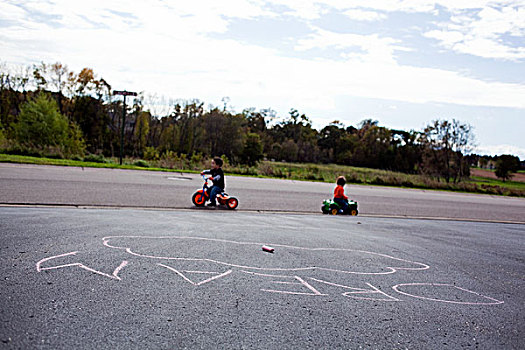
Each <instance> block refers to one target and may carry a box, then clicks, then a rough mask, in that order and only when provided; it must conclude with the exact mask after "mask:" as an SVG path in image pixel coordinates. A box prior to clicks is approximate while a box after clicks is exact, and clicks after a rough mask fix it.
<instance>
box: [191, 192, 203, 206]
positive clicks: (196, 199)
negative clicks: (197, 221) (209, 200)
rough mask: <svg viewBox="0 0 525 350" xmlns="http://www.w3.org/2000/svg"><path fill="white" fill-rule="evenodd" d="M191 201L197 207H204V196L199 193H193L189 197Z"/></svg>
mask: <svg viewBox="0 0 525 350" xmlns="http://www.w3.org/2000/svg"><path fill="white" fill-rule="evenodd" d="M191 201H192V202H193V204H194V205H196V206H197V207H202V206H204V203H205V202H206V197H204V195H203V194H202V193H200V192H195V193H194V194H193V196H192V197H191Z"/></svg>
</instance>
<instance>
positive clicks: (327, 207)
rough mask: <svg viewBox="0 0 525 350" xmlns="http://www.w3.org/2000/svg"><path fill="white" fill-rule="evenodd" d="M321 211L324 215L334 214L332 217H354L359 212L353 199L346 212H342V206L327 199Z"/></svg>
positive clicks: (349, 202) (349, 201)
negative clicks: (338, 215)
mask: <svg viewBox="0 0 525 350" xmlns="http://www.w3.org/2000/svg"><path fill="white" fill-rule="evenodd" d="M321 211H322V212H323V214H332V215H337V214H341V215H352V216H356V215H357V214H358V213H359V211H358V210H357V202H356V201H353V200H351V199H349V200H348V208H347V209H346V210H345V211H344V212H342V213H341V212H340V211H341V206H340V205H339V204H337V203H336V202H334V201H333V200H332V199H325V200H324V201H323V205H322V206H321Z"/></svg>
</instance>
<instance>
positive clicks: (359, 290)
mask: <svg viewBox="0 0 525 350" xmlns="http://www.w3.org/2000/svg"><path fill="white" fill-rule="evenodd" d="M308 279H311V280H312V281H316V282H320V283H324V284H327V285H330V286H334V287H340V288H345V289H352V290H354V291H353V292H344V293H342V295H343V296H345V297H349V298H353V299H360V300H373V301H401V300H399V299H397V298H394V297H393V296H391V295H388V294H386V293H385V292H383V291H381V290H379V289H378V288H376V287H374V286H373V285H371V284H370V283H367V285H368V286H369V287H370V288H372V289H373V290H372V291H370V290H369V289H363V288H355V287H348V286H345V285H342V284H337V283H332V282H328V281H323V280H320V279H317V278H313V277H308ZM375 293H378V294H382V295H384V296H386V297H387V298H388V300H385V299H378V298H365V297H356V296H353V295H349V294H375Z"/></svg>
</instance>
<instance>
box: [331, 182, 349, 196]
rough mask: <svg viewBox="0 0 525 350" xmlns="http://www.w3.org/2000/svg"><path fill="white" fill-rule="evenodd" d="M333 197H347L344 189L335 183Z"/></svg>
mask: <svg viewBox="0 0 525 350" xmlns="http://www.w3.org/2000/svg"><path fill="white" fill-rule="evenodd" d="M334 198H342V199H348V197H347V196H345V189H344V188H343V186H339V185H337V186H336V187H335V190H334Z"/></svg>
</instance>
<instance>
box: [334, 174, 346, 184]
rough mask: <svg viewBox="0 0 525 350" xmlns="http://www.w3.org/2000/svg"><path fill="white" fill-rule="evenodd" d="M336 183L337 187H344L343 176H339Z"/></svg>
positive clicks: (344, 180)
mask: <svg viewBox="0 0 525 350" xmlns="http://www.w3.org/2000/svg"><path fill="white" fill-rule="evenodd" d="M336 183H337V184H338V185H339V186H344V185H345V184H346V179H345V177H344V176H339V177H338V178H337V181H336Z"/></svg>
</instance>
